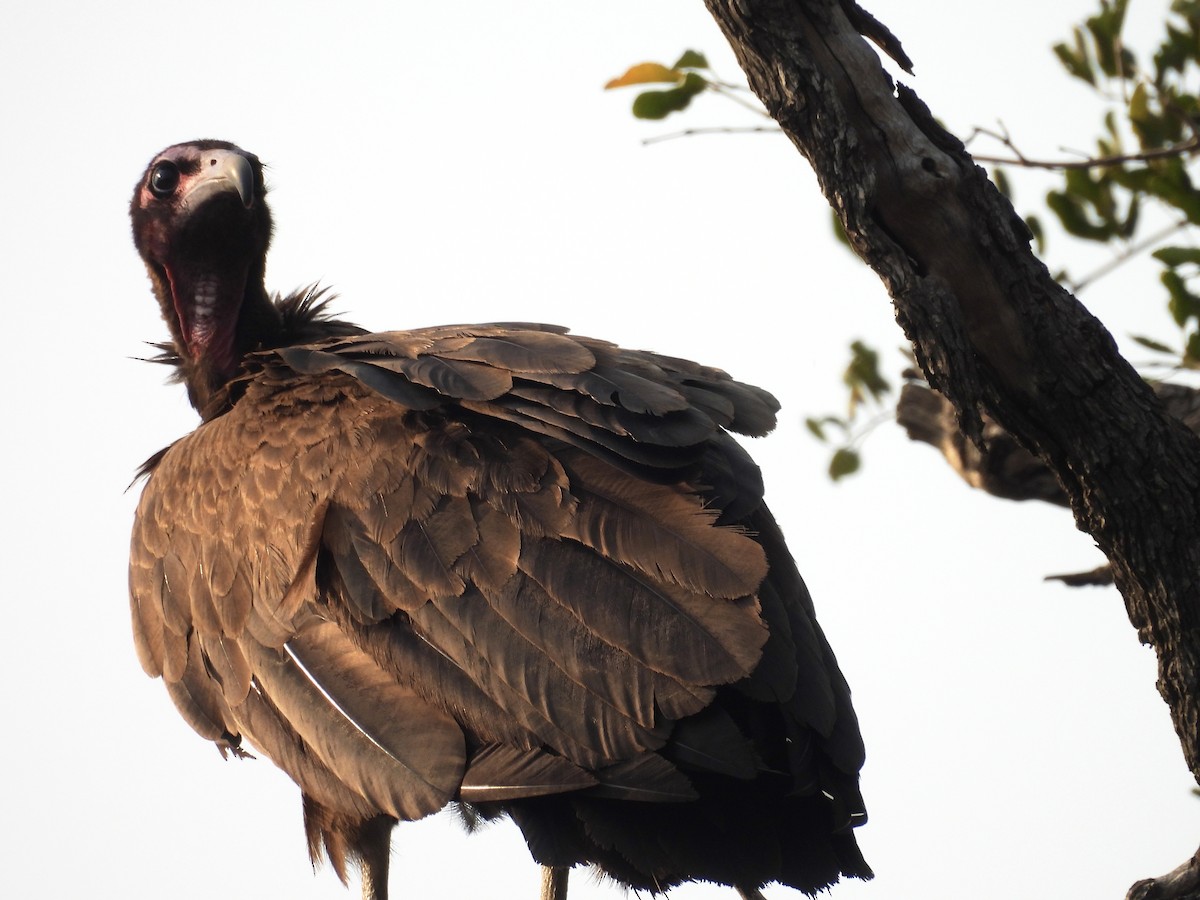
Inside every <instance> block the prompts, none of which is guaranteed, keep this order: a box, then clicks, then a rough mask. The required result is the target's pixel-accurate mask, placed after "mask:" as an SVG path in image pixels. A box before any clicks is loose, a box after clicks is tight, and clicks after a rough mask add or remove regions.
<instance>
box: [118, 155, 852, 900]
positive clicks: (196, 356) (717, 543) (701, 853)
mask: <svg viewBox="0 0 1200 900" xmlns="http://www.w3.org/2000/svg"><path fill="white" fill-rule="evenodd" d="M265 194H266V189H265V187H264V184H263V169H262V165H261V164H260V163H259V160H258V158H257V157H255V156H254V155H253V154H250V153H247V152H245V151H243V150H241V149H239V148H238V147H236V146H234V145H233V144H229V143H226V142H223V141H211V140H205V141H196V142H193V143H186V144H177V145H175V146H172V147H168V148H167V149H166V150H164V151H162V152H161V153H159V154H158V155H157V156H155V157H154V159H153V160H152V161H151V163H150V165H149V167H148V168H147V169H146V172H145V174H144V175H143V176H142V178H141V180H139V181H138V183H137V186H136V188H135V190H134V193H133V202H132V205H131V214H132V219H133V237H134V243H135V244H136V246H137V250H138V252H139V254H140V255H141V257H142V259H143V261H144V262H145V264H146V268H147V270H148V271H149V275H150V281H151V284H152V287H153V290H154V293H155V295H156V296H157V298H158V302H159V304H160V305H161V307H162V314H163V318H164V319H165V320H166V322H167V326H168V328H169V329H170V333H171V339H172V340H171V343H170V344H169V345H163V349H164V354H163V357H162V359H163V360H164V361H167V362H170V363H172V364H173V365H174V366H175V367H176V371H177V374H178V377H179V379H180V380H182V381H183V382H184V383H185V384H186V385H187V390H188V394H189V397H190V399H191V402H192V404H193V405H194V406H195V407H196V409H197V410H198V411H199V414H200V418H201V424H200V425H199V427H198V428H197V429H196V430H195V431H193V432H192V433H191V434H189V435H187V436H185V437H182V438H180V439H179V440H177V441H176V442H175V443H174V444H172V445H171V446H170V447H168V448H167V449H166V450H164V451H162V452H160V453H159V454H157V455H156V456H155V457H154V458H152V459H151V460H149V461H148V462H147V463H146V464H145V466H144V474H145V475H146V476H147V480H146V484H145V488H144V491H143V493H142V496H141V500H140V503H139V505H138V510H137V517H136V521H135V523H134V527H133V538H132V550H131V555H130V568H129V582H130V598H131V609H132V617H133V631H134V638H135V642H136V645H137V652H138V655H139V658H140V660H141V663H142V665H143V667H144V668H145V670H146V672H147V673H149V674H150V675H151V676H155V677H159V678H161V679H162V680H163V683H164V684H165V685H166V689H167V693H168V694H169V695H170V697H171V700H172V701H173V702H174V704H175V706H176V707H177V708H178V710H179V712H180V714H181V715H182V716H183V718H184V719H186V720H187V722H188V724H189V725H191V727H192V728H193V729H195V730H196V731H197V732H198V733H199V734H200V735H201V736H202V737H204V738H207V739H208V740H210V741H213V742H214V743H215V744H216V745H217V747H218V749H220V750H221V752H222V754H223V755H224V754H227V753H232V754H233V755H235V756H242V755H246V753H245V751H243V750H242V749H241V748H243V747H245V746H247V744H249V745H251V746H252V747H253V748H255V752H256V753H258V754H261V755H263V756H266V757H268V758H270V759H271V760H272V761H273V762H274V763H275V764H276V765H278V766H279V767H280V768H281V769H283V770H284V771H285V772H286V773H287V774H288V775H290V776H291V778H292V779H293V780H294V781H295V782H296V784H297V785H299V787H300V791H301V795H302V800H303V804H302V805H303V815H304V824H305V829H306V832H307V835H308V843H309V850H310V853H311V855H312V858H313V860H314V862H316V861H319V860H320V859H321V858H322V857H325V858H328V860H329V861H330V863H331V864H332V865H333V867H334V869H335V870H336V871H337V873H338V875H339V876H341V877H342V879H343V880H345V877H346V872H347V867H348V866H354V867H357V868H358V869H359V871H360V872H361V876H362V882H363V896H364V898H367V900H384V898H385V897H386V895H387V874H388V872H387V870H388V856H389V852H390V835H391V830H392V827H393V826H394V825H395V824H396V822H397V821H398V820H402V819H403V820H410V819H418V818H420V817H422V816H426V815H429V814H430V813H433V812H436V811H438V810H440V809H442V808H443V807H445V806H447V805H448V804H455V805H457V806H458V807H459V809H460V811H461V812H462V814H463V816H464V817H465V819H467V820H468V821H480V820H490V819H493V818H496V817H500V816H508V817H510V818H511V819H512V820H513V821H514V822H516V824H517V826H518V827H519V828H520V829H521V831H522V832H523V834H524V837H525V839H526V842H527V843H528V845H529V850H530V852H531V854H532V855H533V857H534V859H536V860H537V861H538V862H539V863H541V864H542V865H543V866H545V867H547V868H546V870H545V871H546V873H547V876H548V877H547V879H546V881H547V883H550V884H552V885H563V884H565V871H566V870H567V869H569V868H570V867H572V866H575V865H579V864H588V865H590V866H592V867H594V868H595V869H596V870H598V871H599V872H601V873H603V874H604V875H606V876H608V877H610V878H612V879H613V880H615V881H617V882H619V883H620V884H623V885H626V886H628V887H631V888H633V889H636V890H646V891H650V892H655V893H657V892H661V891H665V890H666V889H667V888H669V887H671V886H672V885H675V884H679V883H681V882H687V881H696V880H699V881H711V882H717V883H721V884H726V885H731V886H732V887H734V888H736V889H737V890H738V891H739V892H740V893H741V894H742V896H744V897H759V896H761V894H760V893H759V889H760V888H761V887H762V886H763V885H765V884H768V883H772V882H779V883H782V884H785V885H790V886H792V887H794V888H798V889H799V890H801V891H804V892H807V893H810V894H811V893H814V892H817V891H819V890H821V889H823V888H825V887H827V886H829V885H831V884H833V883H834V882H836V881H837V880H838V879H839V878H840V877H842V876H851V877H856V878H869V877H871V870H870V869H869V868H868V866H867V864H866V863H865V862H864V861H863V858H862V855H861V854H860V852H859V849H858V846H857V844H856V842H855V838H854V833H853V828H854V827H855V826H856V825H859V824H861V823H862V822H863V821H865V812H864V808H863V804H862V798H861V795H860V793H859V790H858V772H859V768H860V767H861V765H862V762H863V745H862V739H861V737H860V735H859V730H858V724H857V721H856V719H855V716H854V711H853V709H852V708H851V705H850V692H849V689H848V688H847V686H846V681H845V679H844V678H843V677H842V674H841V672H840V671H839V670H838V666H837V662H836V660H835V659H834V656H833V652H832V651H831V650H830V648H829V645H828V643H827V642H826V640H825V637H824V635H823V634H822V632H821V629H820V626H818V624H817V621H816V618H815V616H814V612H813V605H812V601H811V600H810V598H809V595H808V592H807V590H806V589H805V586H804V582H803V581H802V580H801V578H800V575H799V574H798V573H797V571H796V566H795V564H794V562H793V561H792V557H791V556H790V555H789V553H788V550H787V548H786V546H785V545H784V541H783V538H782V536H781V534H780V531H779V528H778V526H777V525H776V524H775V521H774V519H773V518H772V517H771V514H770V512H769V511H768V510H767V507H766V506H765V505H764V503H763V488H762V482H761V478H760V475H759V471H758V468H757V467H756V466H755V465H754V463H753V462H752V461H751V460H750V458H749V456H748V455H747V454H746V453H745V451H744V450H743V449H742V448H741V447H740V445H739V444H738V443H737V442H736V441H735V440H734V439H733V438H732V437H731V436H730V434H729V432H738V433H741V434H746V435H762V434H765V433H766V432H767V431H769V430H770V429H771V427H772V426H773V425H774V421H775V411H776V409H777V404H776V402H775V400H774V398H773V397H771V395H770V394H768V393H766V392H765V391H763V390H760V389H759V388H755V387H752V386H750V385H747V384H742V383H740V382H737V381H734V380H733V379H731V378H730V377H729V376H728V375H726V374H725V373H724V372H722V371H721V370H719V369H714V368H708V367H706V366H702V365H698V364H696V363H693V362H688V361H687V360H682V359H675V358H672V357H668V356H661V355H658V354H655V353H648V352H642V351H633V350H625V349H622V348H620V347H618V346H616V345H614V344H610V343H607V342H605V341H601V340H593V339H591V338H585V337H577V336H575V335H572V334H569V333H568V332H567V330H566V329H564V328H559V327H555V326H550V325H531V324H511V323H509V324H490V325H460V326H446V327H439V328H425V329H420V330H416V331H390V332H382V333H368V332H366V331H365V330H363V329H361V328H358V327H356V326H354V325H350V324H348V323H345V322H340V321H336V320H334V319H332V318H330V317H329V316H328V314H327V313H326V311H325V309H324V304H323V303H322V302H321V299H320V294H319V293H317V292H314V291H312V290H309V291H301V292H298V293H294V294H292V295H290V296H287V297H282V298H280V297H275V298H272V297H271V296H270V295H268V293H267V291H266V289H265V287H264V285H263V272H264V266H265V261H266V253H267V245H268V243H269V241H270V236H271V216H270V213H269V212H268V209H267V205H266V203H265ZM552 890H558V891H559V895H561V893H563V892H565V888H563V887H559V888H556V889H552Z"/></svg>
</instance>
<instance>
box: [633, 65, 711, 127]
mask: <svg viewBox="0 0 1200 900" xmlns="http://www.w3.org/2000/svg"><path fill="white" fill-rule="evenodd" d="M706 87H708V82H707V81H705V80H704V79H703V78H701V77H700V76H699V75H697V74H696V73H695V72H688V73H687V76H686V77H685V78H684V79H683V84H681V85H680V86H679V87H677V88H674V89H673V90H669V91H646V92H645V93H642V94H638V96H637V99H636V100H634V101H633V114H634V115H635V116H636V117H637V118H639V119H665V118H666V117H667V116H669V115H670V114H671V113H673V112H682V111H683V110H685V109H687V108H688V104H690V103H691V102H692V98H693V97H695V96H696V95H697V94H699V93H700V92H701V91H703V90H704V89H705V88H706Z"/></svg>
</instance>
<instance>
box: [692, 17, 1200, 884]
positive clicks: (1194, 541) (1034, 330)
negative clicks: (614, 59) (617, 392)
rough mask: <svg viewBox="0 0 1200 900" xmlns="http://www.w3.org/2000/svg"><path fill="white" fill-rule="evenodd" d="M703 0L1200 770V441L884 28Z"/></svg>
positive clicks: (924, 360)
mask: <svg viewBox="0 0 1200 900" xmlns="http://www.w3.org/2000/svg"><path fill="white" fill-rule="evenodd" d="M706 3H707V5H708V7H709V9H710V11H711V12H712V13H713V15H714V16H715V17H716V19H717V22H718V24H719V25H720V26H721V28H722V30H723V31H724V32H725V35H726V37H727V38H728V39H729V41H730V43H731V44H732V45H733V49H734V52H735V53H736V54H737V57H738V60H739V62H740V63H741V66H742V68H743V69H744V70H745V72H746V74H747V76H748V78H749V80H750V85H751V87H752V88H753V89H754V91H755V92H756V93H757V94H758V96H759V97H760V98H761V99H762V101H763V103H764V104H766V107H767V109H768V110H769V111H770V112H771V114H772V115H773V116H774V117H775V119H776V120H777V121H778V122H779V124H780V125H781V126H782V128H783V130H784V132H786V133H787V135H788V136H789V137H790V138H791V140H792V142H793V143H794V144H795V145H796V147H797V148H798V149H799V150H800V152H801V153H802V154H804V156H805V157H806V158H807V159H808V161H809V163H810V164H811V165H812V166H813V168H814V169H815V170H816V173H817V177H818V179H819V180H820V183H821V187H822V190H823V191H824V193H825V196H826V197H827V198H828V200H829V202H830V204H831V205H832V206H833V208H834V209H835V210H836V212H837V214H838V216H839V217H840V219H841V222H842V225H843V227H844V228H845V231H846V234H847V235H848V236H849V238H850V242H851V244H852V245H853V247H854V249H855V251H856V252H857V253H858V254H859V256H861V257H862V258H863V260H864V261H865V262H866V263H867V264H868V265H869V266H871V268H873V269H874V270H875V271H876V272H877V273H878V274H879V276H880V278H881V279H883V282H884V284H885V285H886V287H887V289H888V292H889V293H890V294H891V296H892V300H893V303H894V306H895V310H896V318H897V320H898V321H899V323H900V325H901V327H902V328H903V329H904V331H905V333H906V334H907V335H908V338H909V339H910V340H911V341H912V344H913V349H914V351H915V353H916V357H917V360H918V361H919V363H920V365H921V368H922V369H923V371H924V373H925V376H926V377H927V378H928V380H929V382H930V384H932V385H933V386H934V387H936V388H937V389H938V390H939V391H941V392H942V393H943V394H944V395H946V396H947V397H948V398H949V399H950V400H951V401H952V402H953V403H954V405H955V407H956V409H957V410H958V415H959V421H960V425H961V427H962V428H963V430H964V432H965V433H966V434H967V435H968V436H971V437H973V438H976V439H977V438H978V436H979V433H980V420H979V411H980V410H984V411H986V412H987V413H989V414H990V415H991V416H992V417H993V418H994V419H996V420H997V421H998V422H999V423H1000V424H1001V425H1003V426H1004V428H1005V429H1007V430H1008V431H1009V432H1011V433H1012V434H1013V435H1015V436H1016V437H1017V438H1018V439H1019V440H1020V441H1021V442H1022V443H1024V444H1025V445H1026V446H1028V447H1029V448H1031V449H1032V450H1034V451H1035V452H1036V453H1037V454H1038V455H1039V456H1040V457H1041V458H1042V459H1043V460H1045V462H1046V463H1047V464H1048V465H1049V466H1050V467H1051V469H1052V470H1053V471H1054V472H1055V473H1056V474H1057V475H1058V477H1059V479H1060V480H1061V481H1062V484H1063V487H1064V489H1065V490H1066V492H1067V495H1068V496H1069V498H1070V501H1071V506H1072V509H1073V510H1074V512H1075V517H1076V522H1077V523H1078V525H1079V527H1080V528H1081V529H1083V530H1084V531H1087V532H1088V533H1090V534H1091V535H1092V536H1093V537H1094V538H1095V539H1096V542H1097V543H1098V544H1099V546H1100V548H1101V549H1102V550H1103V551H1104V552H1105V553H1106V554H1107V555H1108V558H1109V560H1110V561H1111V562H1112V565H1113V572H1114V577H1115V580H1116V584H1117V586H1118V587H1119V588H1120V590H1121V593H1122V595H1123V596H1124V598H1125V604H1126V609H1127V610H1128V613H1129V618H1130V621H1131V622H1132V623H1133V625H1134V627H1135V628H1136V629H1137V631H1138V636H1139V637H1140V638H1141V639H1142V641H1144V642H1147V643H1150V644H1152V645H1153V646H1154V648H1155V650H1156V652H1157V653H1158V663H1159V679H1158V688H1159V691H1160V693H1161V694H1162V696H1163V698H1164V699H1165V700H1166V701H1167V703H1168V705H1169V706H1170V710H1171V718H1172V721H1173V722H1174V724H1175V730H1176V733H1177V734H1178V735H1179V739H1180V743H1181V745H1182V747H1183V753H1184V757H1185V759H1186V760H1187V764H1188V766H1189V768H1190V769H1191V771H1192V774H1193V776H1195V777H1197V779H1198V780H1200V728H1198V725H1200V689H1198V683H1200V504H1198V502H1197V500H1198V496H1197V490H1198V488H1200V440H1198V439H1197V437H1196V435H1194V434H1192V433H1190V432H1189V431H1188V430H1187V429H1185V428H1184V427H1183V426H1182V425H1181V424H1179V422H1177V421H1175V420H1174V419H1172V418H1170V417H1169V416H1166V415H1165V414H1164V413H1163V410H1162V408H1161V406H1160V404H1159V403H1158V401H1157V400H1156V399H1155V397H1154V394H1153V393H1152V392H1151V391H1150V389H1149V388H1148V387H1147V386H1146V384H1145V383H1144V382H1143V381H1142V379H1141V378H1139V377H1138V375H1137V373H1136V372H1134V370H1133V369H1132V368H1131V367H1130V365H1129V364H1128V363H1127V362H1126V361H1125V360H1124V359H1123V358H1122V357H1121V356H1120V355H1119V354H1118V353H1117V349H1116V345H1115V343H1114V342H1113V340H1112V337H1111V336H1110V335H1109V333H1108V332H1107V331H1106V330H1105V329H1104V327H1103V326H1102V325H1101V324H1100V323H1099V322H1098V321H1097V320H1096V319H1095V318H1094V317H1093V316H1092V315H1091V314H1090V313H1088V311H1087V310H1086V309H1085V308H1084V307H1083V306H1082V305H1081V304H1080V303H1079V302H1078V301H1077V300H1075V298H1074V297H1072V296H1071V295H1070V294H1068V293H1067V292H1066V291H1065V290H1063V288H1062V287H1061V286H1059V285H1058V284H1057V283H1056V282H1055V281H1054V279H1053V278H1051V277H1050V273H1049V272H1048V271H1047V269H1046V267H1045V266H1044V265H1043V264H1042V263H1041V261H1039V260H1038V259H1037V258H1036V257H1035V256H1034V255H1033V253H1032V252H1031V250H1030V247H1029V237H1030V236H1029V234H1028V232H1027V230H1026V228H1025V225H1024V223H1023V222H1022V221H1021V219H1020V218H1019V217H1018V216H1017V214H1016V213H1015V212H1014V210H1013V209H1012V207H1011V206H1010V205H1009V203H1008V201H1007V200H1006V199H1005V198H1004V197H1003V196H1001V194H1000V193H999V192H998V191H997V190H996V189H995V188H994V187H993V185H992V184H991V183H990V182H989V181H988V179H987V176H986V174H985V173H984V172H983V170H982V169H980V168H979V167H977V166H976V165H975V164H974V162H973V161H972V160H971V157H970V155H969V154H968V153H967V152H966V150H965V149H964V148H963V146H962V144H961V142H959V141H958V140H957V139H956V138H955V137H954V136H952V135H951V134H949V133H948V132H946V131H945V130H944V129H942V128H941V127H940V126H939V125H938V124H937V123H936V122H935V121H934V119H933V116H932V115H931V114H930V112H929V110H928V109H927V108H926V107H925V105H924V104H923V103H922V102H921V101H920V99H919V98H918V97H917V96H916V94H915V93H913V92H912V91H911V90H910V89H908V88H907V87H904V86H903V85H897V84H895V83H893V81H892V79H891V78H890V77H889V76H888V75H887V74H886V73H885V72H884V70H883V68H882V66H881V65H880V62H879V59H878V57H877V56H876V53H875V51H874V50H873V49H872V48H871V47H869V46H868V45H867V42H866V41H865V40H864V39H863V37H862V34H863V33H865V34H868V35H869V36H870V37H871V38H872V39H873V40H875V41H876V43H878V44H880V45H881V46H882V47H883V48H884V49H885V50H887V51H888V52H889V53H890V54H891V55H893V57H895V58H897V59H898V60H899V61H901V63H902V65H904V66H905V67H907V61H906V60H905V59H904V56H903V53H902V52H901V51H900V49H899V44H898V43H896V42H895V41H894V39H893V38H892V36H891V35H890V34H889V33H888V32H887V30H886V29H884V28H883V27H882V26H880V25H879V24H878V23H877V22H875V20H874V19H873V18H871V17H870V15H869V14H867V13H865V12H863V11H862V10H861V9H860V8H859V7H857V6H856V5H855V4H854V2H853V0H706ZM860 32H861V33H860ZM797 293H798V294H800V293H801V292H800V291H798V292H797ZM1162 896H1168V895H1166V894H1164V895H1162Z"/></svg>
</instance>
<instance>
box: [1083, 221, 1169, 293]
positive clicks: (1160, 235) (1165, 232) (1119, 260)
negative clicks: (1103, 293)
mask: <svg viewBox="0 0 1200 900" xmlns="http://www.w3.org/2000/svg"><path fill="white" fill-rule="evenodd" d="M1188 224H1189V223H1188V220H1187V219H1180V220H1179V221H1177V222H1172V223H1171V224H1170V225H1168V226H1167V227H1166V228H1163V229H1161V230H1159V231H1156V232H1154V234H1152V235H1150V236H1149V237H1148V238H1145V239H1144V240H1141V241H1138V242H1137V243H1136V244H1130V245H1129V246H1128V247H1126V248H1125V249H1124V250H1122V251H1121V252H1120V253H1118V254H1117V255H1116V256H1114V257H1113V258H1112V259H1110V260H1109V261H1108V262H1106V263H1104V264H1103V265H1102V266H1099V267H1098V268H1096V269H1094V270H1093V271H1091V272H1089V273H1088V274H1087V275H1084V276H1083V278H1081V279H1079V280H1078V281H1071V283H1070V284H1069V285H1068V287H1070V289H1071V293H1073V294H1078V293H1080V292H1081V291H1082V290H1083V289H1084V288H1086V287H1087V286H1088V285H1089V284H1091V283H1092V282H1093V281H1095V280H1097V279H1098V278H1103V277H1104V276H1105V275H1107V274H1108V273H1109V272H1111V271H1113V270H1114V269H1116V268H1118V267H1119V266H1121V265H1123V264H1124V263H1126V262H1128V261H1129V260H1130V259H1132V258H1133V257H1135V256H1137V255H1138V254H1139V253H1141V252H1143V251H1144V250H1149V249H1150V248H1151V247H1153V246H1154V245H1155V244H1157V243H1159V242H1160V241H1164V240H1166V239H1167V238H1169V237H1170V236H1171V235H1172V234H1174V233H1175V232H1177V231H1182V230H1183V229H1185V228H1187V227H1188Z"/></svg>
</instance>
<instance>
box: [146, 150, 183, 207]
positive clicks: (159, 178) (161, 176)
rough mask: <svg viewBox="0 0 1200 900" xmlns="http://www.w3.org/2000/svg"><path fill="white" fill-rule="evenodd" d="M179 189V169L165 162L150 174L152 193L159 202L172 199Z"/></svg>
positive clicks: (173, 164)
mask: <svg viewBox="0 0 1200 900" xmlns="http://www.w3.org/2000/svg"><path fill="white" fill-rule="evenodd" d="M177 187H179V167H178V166H177V165H175V163H173V162H168V161H166V160H164V161H163V162H160V163H159V164H158V165H157V166H155V167H154V169H153V171H151V172H150V193H152V194H153V195H154V196H155V197H157V198H158V199H159V200H162V199H163V198H165V197H170V196H171V195H172V194H173V193H175V188H177Z"/></svg>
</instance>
